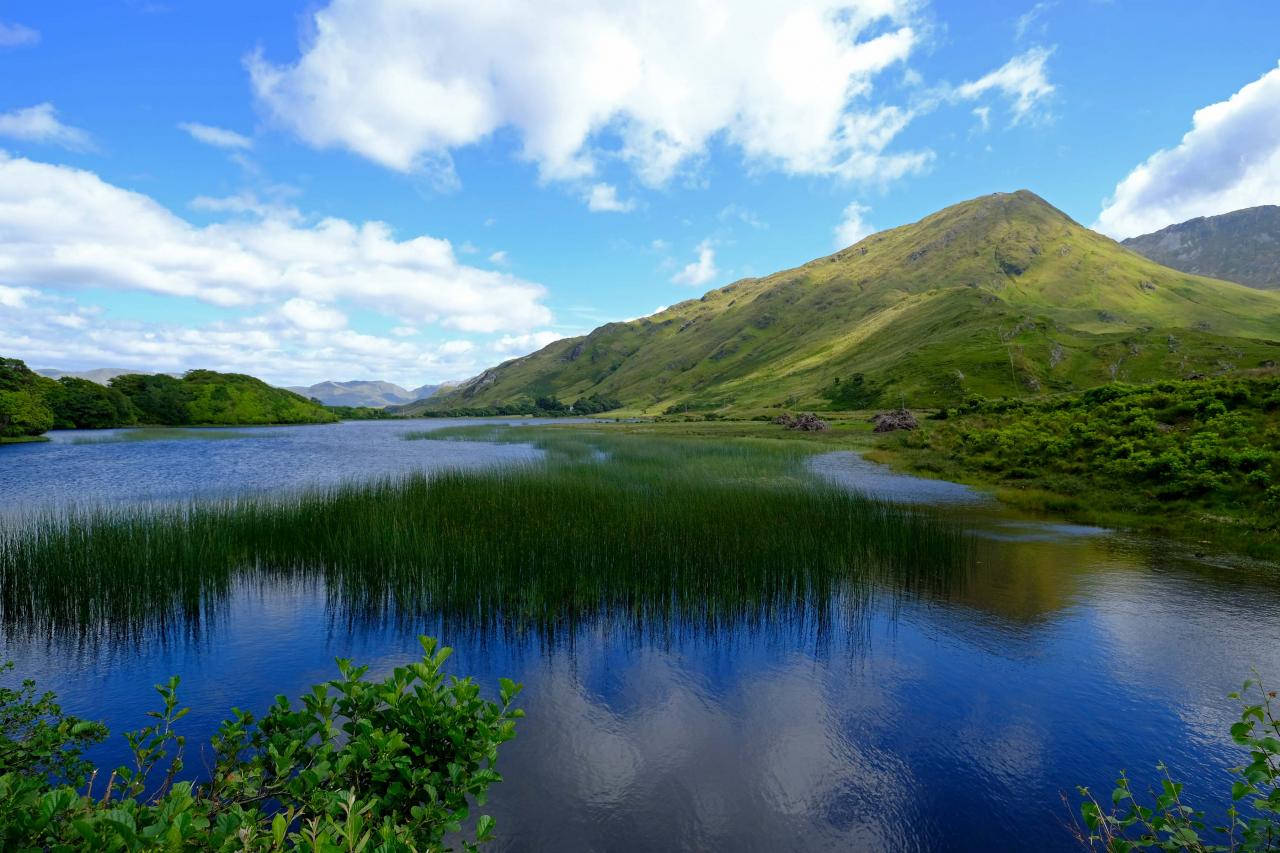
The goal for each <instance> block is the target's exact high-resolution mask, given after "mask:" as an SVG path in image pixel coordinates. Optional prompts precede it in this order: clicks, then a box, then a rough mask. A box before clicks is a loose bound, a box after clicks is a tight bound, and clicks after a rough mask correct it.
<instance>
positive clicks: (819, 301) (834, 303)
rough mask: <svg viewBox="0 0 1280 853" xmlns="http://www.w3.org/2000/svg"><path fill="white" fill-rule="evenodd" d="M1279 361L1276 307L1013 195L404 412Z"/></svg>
mask: <svg viewBox="0 0 1280 853" xmlns="http://www.w3.org/2000/svg"><path fill="white" fill-rule="evenodd" d="M1277 360H1280V294H1275V293H1267V292H1263V291H1258V290H1252V289H1250V288H1247V287H1243V286H1241V285H1238V284H1230V283H1227V282H1222V281H1215V280H1212V279H1207V278H1201V277H1198V276H1193V275H1187V274H1185V273H1181V272H1177V271H1175V270H1172V269H1169V268H1168V267H1164V266H1161V265H1159V264H1157V263H1155V262H1153V261H1150V260H1148V259H1147V258H1144V257H1142V256H1141V255H1138V254H1135V253H1133V252H1130V251H1129V250H1127V249H1125V248H1124V247H1122V246H1120V245H1119V244H1118V243H1116V242H1115V241H1113V240H1111V239H1109V238H1107V237H1104V236H1103V235H1101V234H1097V233H1095V232H1093V231H1089V230H1088V229H1086V228H1083V227H1082V226H1080V225H1079V224H1077V223H1076V222H1074V221H1073V220H1071V218H1070V217H1068V216H1067V215H1066V214H1064V213H1062V212H1061V211H1059V210H1057V209H1056V208H1054V207H1052V206H1051V205H1049V204H1047V203H1046V202H1045V201H1044V200H1042V199H1041V198H1039V197H1038V196H1036V195H1034V194H1033V193H1030V192H1027V191H1025V190H1023V191H1019V192H1015V193H997V194H995V195H990V196H985V197H982V198H978V199H974V200H971V201H967V202H963V203H961V204H957V205H955V206H953V207H949V208H946V209H945V210H942V211H940V212H938V213H935V214H933V215H931V216H928V217H926V218H925V219H922V220H921V221H919V222H916V223H914V224H911V225H904V226H902V227H899V228H894V229H892V230H890V231H884V232H881V233H879V234H875V235H872V236H870V237H868V238H866V239H864V240H862V241H861V242H859V243H858V244H857V245H854V246H851V247H849V248H847V249H844V250H842V251H839V252H836V253H835V254H833V255H829V256H827V257H824V258H819V259H817V260H815V261H811V262H809V263H807V264H805V265H803V266H801V267H797V268H795V269H791V270H786V271H783V272H779V273H775V274H773V275H770V276H767V277H764V278H749V279H743V280H742V281H738V282H735V283H733V284H730V285H729V286H727V287H723V288H720V289H718V290H713V291H711V292H710V293H707V294H706V295H704V296H703V297H701V298H700V299H692V300H689V301H686V302H681V303H679V304H677V305H673V306H672V307H670V308H668V309H667V310H665V311H661V312H659V313H657V314H654V315H652V316H649V317H645V318H642V319H639V320H633V321H630V322H625V323H609V324H607V325H604V326H601V327H600V328H598V329H596V330H595V331H593V332H591V333H590V334H589V335H586V336H583V337H575V338H566V339H564V340H560V341H556V342H554V343H552V344H549V345H548V346H546V347H544V348H543V349H541V350H539V351H537V352H535V353H533V354H531V355H527V356H524V357H523V358H518V359H514V360H511V361H507V362H504V363H503V364H500V365H498V366H497V367H494V368H491V369H489V370H486V371H484V372H483V373H481V374H480V375H479V376H476V377H474V378H472V379H470V380H468V381H467V382H465V383H463V384H462V385H460V386H458V387H457V388H455V389H453V390H452V391H450V392H448V393H445V394H440V395H437V396H435V397H432V398H431V399H430V400H428V401H424V402H422V403H418V404H416V405H413V406H409V407H406V411H407V412H409V413H416V412H421V411H424V410H429V409H430V410H437V411H446V410H449V409H452V408H460V407H483V406H494V405H497V404H500V403H509V402H513V401H517V400H522V399H529V398H532V397H537V396H542V395H556V396H558V397H560V398H561V399H568V400H572V399H575V398H577V397H580V396H587V395H591V394H599V395H601V396H602V397H614V398H618V399H621V400H622V401H623V403H624V406H625V408H626V409H627V410H629V411H634V412H638V413H648V414H657V413H661V412H664V411H681V410H689V411H698V410H713V409H715V410H726V411H727V410H732V409H739V410H744V409H751V408H763V407H774V406H780V405H786V406H794V407H815V408H823V407H825V408H848V409H855V408H867V407H870V406H874V405H879V404H882V403H885V404H887V403H895V404H896V403H898V402H899V401H901V400H905V401H906V402H907V404H908V405H915V406H926V405H940V404H946V403H952V402H955V401H959V400H961V399H964V398H966V397H968V396H970V395H974V394H978V395H983V396H998V395H1025V394H1030V393H1036V392H1041V391H1055V390H1068V389H1075V388H1084V387H1091V386H1094V385H1098V384H1101V383H1104V382H1107V381H1110V380H1113V379H1120V380H1145V379H1151V378H1157V377H1182V376H1190V375H1195V374H1210V373H1219V372H1224V371H1228V370H1235V369H1242V368H1251V367H1256V366H1259V365H1262V364H1266V363H1268V362H1270V363H1274V362H1275V361H1277Z"/></svg>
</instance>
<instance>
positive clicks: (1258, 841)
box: [1079, 679, 1280, 853]
mask: <svg viewBox="0 0 1280 853" xmlns="http://www.w3.org/2000/svg"><path fill="white" fill-rule="evenodd" d="M1255 695H1256V696H1257V697H1258V698H1257V699H1256V701H1255V700H1253V699H1252V698H1251V697H1253V696H1255ZM1231 698H1232V699H1235V700H1237V701H1239V702H1240V706H1241V711H1240V720H1239V722H1237V723H1235V724H1234V725H1233V726H1232V727H1231V739H1232V740H1233V741H1235V743H1236V744H1237V745H1239V746H1241V747H1243V748H1245V749H1247V750H1248V751H1249V761H1248V763H1247V764H1244V765H1242V766H1240V767H1237V768H1235V769H1234V770H1233V771H1232V773H1233V775H1234V776H1235V781H1234V782H1232V784H1231V804H1230V805H1229V806H1228V807H1227V809H1226V824H1225V825H1220V826H1217V827H1214V828H1213V829H1212V830H1210V829H1207V824H1206V820H1205V813H1204V812H1203V811H1202V810H1199V809H1196V808H1195V807H1194V806H1192V805H1190V804H1189V803H1187V802H1185V801H1184V799H1183V784H1182V783H1181V782H1176V781H1174V779H1173V778H1172V776H1171V775H1170V773H1169V769H1168V768H1167V767H1166V766H1165V765H1164V764H1163V763H1162V764H1160V765H1158V769H1159V770H1160V772H1161V774H1162V775H1163V777H1164V778H1163V779H1161V780H1160V787H1161V790H1160V792H1159V793H1158V794H1153V797H1154V799H1153V801H1152V802H1151V803H1150V804H1149V805H1143V803H1142V801H1141V800H1140V799H1139V798H1138V796H1136V795H1135V794H1134V792H1133V786H1132V783H1131V782H1130V781H1129V777H1128V776H1127V775H1125V774H1124V773H1121V774H1120V778H1119V779H1117V780H1116V787H1115V789H1114V790H1113V791H1112V792H1111V805H1110V806H1105V805H1103V804H1102V803H1100V802H1099V801H1098V800H1097V798H1096V797H1094V795H1093V793H1092V792H1091V791H1090V790H1089V789H1088V788H1083V787H1082V788H1080V789H1079V791H1080V795H1081V796H1082V797H1083V798H1084V801H1083V802H1082V803H1081V805H1080V814H1081V816H1082V817H1083V818H1084V822H1085V827H1086V828H1087V832H1080V833H1079V835H1080V840H1081V841H1082V842H1083V843H1084V844H1086V845H1087V846H1088V847H1090V848H1093V849H1097V848H1098V847H1101V848H1103V849H1105V850H1108V851H1114V853H1129V851H1137V850H1164V851H1188V852H1189V853H1257V851H1274V850H1280V718H1278V717H1277V715H1276V709H1275V708H1274V707H1273V705H1272V702H1273V701H1274V700H1275V699H1276V693H1275V691H1274V690H1272V691H1268V690H1266V689H1265V688H1264V687H1263V686H1262V683H1261V682H1260V681H1258V680H1253V679H1251V680H1249V681H1246V682H1245V683H1244V687H1243V688H1242V689H1241V690H1240V692H1238V693H1232V694H1231Z"/></svg>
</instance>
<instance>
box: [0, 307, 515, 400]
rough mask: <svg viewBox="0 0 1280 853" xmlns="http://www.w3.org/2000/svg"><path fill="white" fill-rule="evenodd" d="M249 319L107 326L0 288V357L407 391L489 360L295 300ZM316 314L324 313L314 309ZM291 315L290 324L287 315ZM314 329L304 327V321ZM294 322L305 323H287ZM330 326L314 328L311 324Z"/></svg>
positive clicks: (480, 352) (455, 345)
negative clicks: (357, 383)
mask: <svg viewBox="0 0 1280 853" xmlns="http://www.w3.org/2000/svg"><path fill="white" fill-rule="evenodd" d="M290 302H291V303H293V304H290V303H286V306H287V307H286V308H284V309H282V310H279V311H274V312H269V313H267V314H261V315H256V316H249V317H241V318H238V319H235V320H223V321H218V322H212V323H206V324H203V325H197V326H183V325H178V324H172V323H141V322H133V321H121V320H114V319H111V318H110V316H109V315H104V314H101V313H100V312H98V311H96V310H94V309H93V308H92V307H89V308H85V307H79V306H76V305H75V299H74V298H73V297H68V296H63V295H58V294H52V293H42V292H37V291H32V292H31V293H28V294H25V295H24V297H23V303H24V304H23V305H22V306H21V307H14V306H12V305H10V304H9V302H8V301H6V297H5V295H4V288H0V352H4V353H7V354H10V355H14V356H17V357H19V358H22V359H24V360H25V361H26V362H27V363H28V364H29V365H32V366H34V367H55V368H61V369H89V368H94V367H103V366H107V365H110V366H120V367H126V368H133V369H136V370H141V371H164V372H176V373H180V372H182V371H186V370H190V369H192V368H196V367H203V368H211V369H213V370H224V371H233V372H239V373H249V374H252V375H255V376H259V377H261V378H263V379H266V380H267V381H269V382H275V383H277V384H280V385H291V384H298V383H303V384H310V383H312V382H318V381H321V380H325V379H343V378H349V377H351V376H377V377H380V378H383V379H387V380H390V381H392V382H399V383H401V384H402V385H405V386H406V387H413V386H416V385H421V384H424V383H427V382H439V381H442V380H446V379H459V378H461V377H464V376H471V375H474V374H475V373H476V372H478V371H479V370H480V369H482V368H483V367H485V366H487V365H489V364H491V363H492V362H493V361H494V360H495V359H496V358H497V357H498V354H497V353H496V352H494V351H492V350H489V349H484V348H482V347H478V346H476V345H474V344H471V343H470V342H468V341H459V340H448V341H444V342H443V343H436V344H432V343H420V342H418V343H414V344H409V343H406V342H404V341H398V340H394V339H391V338H386V337H382V336H378V335H370V334H364V333H361V332H359V331H356V330H354V329H350V328H346V327H342V328H332V326H333V325H335V323H336V319H335V318H329V320H328V322H325V321H324V320H323V313H320V314H319V315H316V314H314V312H313V313H312V314H311V315H310V316H309V315H308V313H307V311H306V309H305V308H303V309H302V310H300V306H299V305H298V304H297V303H296V301H294V300H291V301H290ZM314 307H315V309H316V310H317V311H319V312H323V311H325V310H329V309H326V308H325V307H324V306H314ZM287 315H291V316H287ZM317 316H319V317H320V318H321V321H320V322H318V323H316V322H313V323H312V325H313V326H317V327H316V328H306V327H304V325H305V323H306V321H307V319H310V320H316V319H317ZM300 317H301V318H303V320H304V324H299V323H297V322H295V320H297V319H299V318H300ZM326 325H327V326H330V328H319V326H326Z"/></svg>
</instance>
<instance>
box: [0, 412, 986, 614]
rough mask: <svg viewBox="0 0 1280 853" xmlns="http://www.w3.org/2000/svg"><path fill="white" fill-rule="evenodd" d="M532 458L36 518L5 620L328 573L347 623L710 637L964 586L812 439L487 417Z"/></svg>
mask: <svg viewBox="0 0 1280 853" xmlns="http://www.w3.org/2000/svg"><path fill="white" fill-rule="evenodd" d="M424 437H429V438H432V439H436V440H447V439H449V438H460V437H466V438H472V439H474V438H488V439H491V440H503V441H531V442H533V443H535V444H538V445H539V446H541V447H543V448H544V450H546V461H545V462H542V463H537V464H531V465H524V466H516V467H510V468H504V469H496V470H490V471H486V472H465V473H464V472H452V473H443V474H436V475H433V476H431V477H426V476H414V477H407V478H403V479H398V480H384V481H378V482H371V483H364V484H353V485H346V486H341V487H337V488H330V489H324V490H314V491H308V492H305V493H300V494H294V495H291V496H287V497H283V498H274V499H268V498H257V497H255V498H243V499H238V500H229V501H221V502H202V503H191V504H187V505H180V506H171V507H168V508H118V509H105V510H98V511H88V512H70V513H67V514H63V515H45V516H42V517H39V518H36V519H29V520H27V521H26V522H24V523H22V524H20V525H18V526H16V527H11V528H9V529H6V530H4V531H2V532H0V618H2V619H3V624H4V630H6V631H9V632H17V633H20V634H21V635H30V634H31V633H32V632H39V633H48V632H64V633H65V632H72V633H80V634H82V635H83V636H85V637H98V636H102V635H103V634H104V633H105V634H117V635H128V634H131V633H136V632H138V631H142V630H152V629H159V630H162V631H177V630H192V629H193V628H197V627H198V626H199V625H200V624H202V623H203V622H204V621H205V620H208V619H210V618H215V617H216V616H217V614H218V613H219V608H220V607H221V606H222V605H223V603H225V602H226V601H227V600H228V598H229V596H230V594H231V593H232V591H233V590H234V589H235V588H236V587H237V585H240V584H244V583H257V582H273V583H274V582H301V583H323V584H324V587H325V589H326V590H327V592H328V595H329V597H330V603H331V608H332V612H334V613H335V614H337V615H339V616H340V617H342V618H347V619H353V620H362V619H376V620H385V619H420V618H421V617H422V616H423V615H424V614H425V615H430V616H436V617H439V618H441V619H443V620H445V621H446V623H449V624H451V625H453V626H455V627H456V628H459V629H468V630H478V631H484V632H489V631H498V632H507V631H514V632H530V631H532V632H537V633H540V634H544V635H546V636H548V637H557V636H562V635H563V634H564V633H565V632H571V631H572V630H573V629H574V628H575V627H576V626H578V625H581V624H583V623H585V622H592V623H599V622H606V623H609V624H613V625H617V626H621V627H625V628H628V629H630V630H634V631H637V632H640V631H665V630H671V629H688V630H702V629H706V630H725V629H729V628H732V627H733V626H739V625H744V624H758V623H759V622H760V621H761V620H769V619H773V618H775V617H782V616H795V615H798V614H803V613H808V614H813V613H821V612H826V611H825V609H826V608H829V607H833V606H841V607H853V608H857V607H862V606H865V605H866V604H868V603H869V602H870V601H871V600H872V598H873V596H874V595H875V594H876V593H877V592H883V593H885V594H888V595H890V596H904V595H905V596H911V595H919V594H924V593H937V592H945V591H946V590H948V589H950V588H952V587H953V586H954V585H956V584H959V583H962V582H963V579H964V575H965V571H966V569H967V566H968V564H969V561H970V555H971V544H970V542H969V540H968V539H967V538H966V536H965V535H964V534H963V533H961V532H960V531H959V530H958V529H957V528H956V527H955V526H953V525H951V524H949V523H947V522H946V521H945V520H943V519H942V518H940V517H938V516H936V515H932V514H929V513H921V512H917V511H907V510H904V509H901V508H897V507H892V506H889V505H885V504H882V503H877V502H875V501H871V500H867V499H864V498H860V497H858V496H855V495H851V494H849V493H847V492H843V491H839V490H837V489H834V488H826V487H822V486H818V485H815V484H814V483H813V482H812V481H810V480H808V479H806V478H805V477H804V475H803V474H802V473H801V467H802V466H801V463H802V461H803V459H804V457H805V455H806V454H807V453H809V452H811V448H810V446H809V445H805V444H802V443H797V442H786V441H777V440H769V441H760V440H756V441H753V440H737V441H724V442H718V443H712V442H707V441H705V440H702V439H694V438H690V439H683V440H682V439H675V438H672V439H657V438H651V437H644V436H637V435H621V434H615V435H611V434H608V433H605V432H591V431H587V430H558V429H554V428H552V429H542V430H533V429H530V428H507V429H500V428H494V427H481V428H480V429H479V430H478V431H477V430H471V431H458V430H450V431H441V432H433V433H429V434H425V435H424Z"/></svg>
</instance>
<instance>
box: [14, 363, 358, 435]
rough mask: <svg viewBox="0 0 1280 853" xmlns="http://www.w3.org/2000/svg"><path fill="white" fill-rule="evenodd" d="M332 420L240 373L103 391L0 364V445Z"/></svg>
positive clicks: (134, 380)
mask: <svg viewBox="0 0 1280 853" xmlns="http://www.w3.org/2000/svg"><path fill="white" fill-rule="evenodd" d="M337 420H338V415H337V414H335V413H333V412H331V411H328V410H326V409H325V408H324V407H323V406H321V405H319V404H317V403H315V402H313V401H311V400H308V399H306V398H305V397H302V396H300V395H298V394H295V393H293V392H292V391H286V390H284V389H282V388H273V387H272V386H270V385H267V384H266V383H265V382H263V381H262V380H260V379H255V378H254V377H252V376H246V375H244V374H240V373H215V372H214V371H212V370H191V371H188V372H187V373H186V374H185V375H183V377H182V378H181V379H178V378H176V377H173V376H168V375H166V374H149V375H143V374H126V375H123V376H117V377H115V378H114V379H112V380H111V384H110V385H109V386H104V385H99V384H97V383H96V382H90V381H88V380H87V379H78V378H76V377H72V376H64V377H62V378H61V379H58V380H53V379H49V378H47V377H44V376H40V375H38V374H36V373H35V372H33V371H32V370H30V369H29V368H28V367H27V366H26V365H25V364H23V363H22V362H21V361H19V360H17V359H8V358H6V359H0V440H3V439H15V438H24V437H25V438H30V437H34V436H38V435H40V434H42V433H44V432H46V431H48V430H50V429H106V428H110V427H122V426H137V425H147V426H188V425H207V426H248V425H253V424H281V423H330V422H333V421H337Z"/></svg>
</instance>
